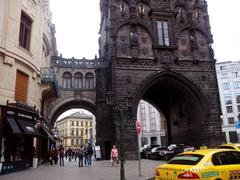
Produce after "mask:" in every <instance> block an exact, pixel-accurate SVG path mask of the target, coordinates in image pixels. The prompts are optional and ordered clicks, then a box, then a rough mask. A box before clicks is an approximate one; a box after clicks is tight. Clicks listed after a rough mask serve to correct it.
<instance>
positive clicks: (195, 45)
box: [189, 30, 198, 51]
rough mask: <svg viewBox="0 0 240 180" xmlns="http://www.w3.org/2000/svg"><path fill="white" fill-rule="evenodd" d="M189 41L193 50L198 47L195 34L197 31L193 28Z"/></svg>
mask: <svg viewBox="0 0 240 180" xmlns="http://www.w3.org/2000/svg"><path fill="white" fill-rule="evenodd" d="M189 42H190V48H191V50H192V51H193V50H194V49H197V48H198V45H197V40H196V35H195V32H194V31H193V30H190V31H189Z"/></svg>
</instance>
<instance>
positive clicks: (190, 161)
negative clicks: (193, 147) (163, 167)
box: [167, 154, 203, 165]
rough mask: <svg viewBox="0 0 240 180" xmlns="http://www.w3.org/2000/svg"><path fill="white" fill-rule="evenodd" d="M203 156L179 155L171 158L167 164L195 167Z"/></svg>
mask: <svg viewBox="0 0 240 180" xmlns="http://www.w3.org/2000/svg"><path fill="white" fill-rule="evenodd" d="M202 158H203V155H199V154H181V155H177V156H175V157H174V158H172V159H171V160H170V161H169V162H168V163H167V164H182V165H196V164H197V163H198V162H199V161H200V160H201V159H202Z"/></svg>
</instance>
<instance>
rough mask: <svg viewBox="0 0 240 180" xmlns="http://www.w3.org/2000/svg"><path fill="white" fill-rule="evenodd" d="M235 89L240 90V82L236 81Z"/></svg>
mask: <svg viewBox="0 0 240 180" xmlns="http://www.w3.org/2000/svg"><path fill="white" fill-rule="evenodd" d="M233 87H234V88H235V89H239V88H240V81H235V82H234V83H233Z"/></svg>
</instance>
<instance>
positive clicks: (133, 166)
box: [0, 160, 163, 180]
mask: <svg viewBox="0 0 240 180" xmlns="http://www.w3.org/2000/svg"><path fill="white" fill-rule="evenodd" d="M162 163H163V162H161V161H151V160H141V165H142V168H141V170H142V176H140V177H139V173H138V161H126V164H125V177H126V180H146V179H148V180H149V179H152V178H153V177H154V174H155V167H156V166H157V165H159V164H162ZM119 172H120V164H119V165H118V166H117V167H112V166H111V163H110V161H93V165H92V166H91V167H82V168H79V167H78V162H75V161H72V162H68V161H65V166H64V167H60V166H59V164H58V165H49V164H46V165H41V166H39V167H38V168H37V169H33V168H30V169H28V170H25V171H19V172H16V173H11V174H6V175H1V176H0V179H1V180H119V179H120V175H119V174H120V173H119Z"/></svg>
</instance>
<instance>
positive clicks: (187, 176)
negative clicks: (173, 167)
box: [178, 172, 200, 179]
mask: <svg viewBox="0 0 240 180" xmlns="http://www.w3.org/2000/svg"><path fill="white" fill-rule="evenodd" d="M178 178H179V179H200V178H199V176H198V175H197V174H196V173H193V172H185V173H182V174H179V175H178Z"/></svg>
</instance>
